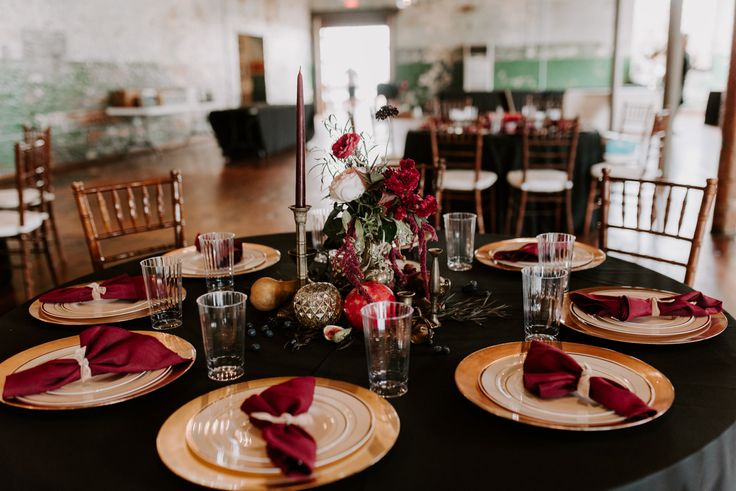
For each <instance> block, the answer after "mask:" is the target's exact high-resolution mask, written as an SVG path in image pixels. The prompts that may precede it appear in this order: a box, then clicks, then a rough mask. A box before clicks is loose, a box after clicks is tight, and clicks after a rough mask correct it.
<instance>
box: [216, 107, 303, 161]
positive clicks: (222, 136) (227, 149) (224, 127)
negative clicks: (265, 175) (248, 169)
mask: <svg viewBox="0 0 736 491" xmlns="http://www.w3.org/2000/svg"><path fill="white" fill-rule="evenodd" d="M304 119H305V125H306V135H305V136H306V138H307V140H309V139H311V138H312V135H314V106H312V105H311V104H306V105H305V106H304ZM209 121H210V124H211V125H212V130H213V131H214V132H215V138H217V143H218V144H219V145H220V149H221V150H222V154H223V155H224V156H225V157H227V158H229V159H231V160H236V159H243V158H248V157H254V156H255V157H266V156H268V155H272V154H274V153H277V152H280V151H282V150H287V149H289V148H293V147H294V146H295V145H296V132H295V130H294V128H295V121H296V106H292V105H267V104H259V105H254V106H248V107H240V108H237V109H226V110H223V111H212V112H211V113H210V115H209Z"/></svg>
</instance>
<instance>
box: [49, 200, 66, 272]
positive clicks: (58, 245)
mask: <svg viewBox="0 0 736 491" xmlns="http://www.w3.org/2000/svg"><path fill="white" fill-rule="evenodd" d="M48 214H49V219H48V222H49V224H50V225H51V233H52V234H53V236H54V244H56V253H57V255H58V257H59V262H60V263H61V267H62V269H66V258H65V257H64V248H63V247H62V246H61V239H60V238H59V228H58V227H57V226H56V216H55V215H54V205H53V203H49V204H48Z"/></svg>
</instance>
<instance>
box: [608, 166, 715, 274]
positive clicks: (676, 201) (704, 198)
mask: <svg viewBox="0 0 736 491" xmlns="http://www.w3.org/2000/svg"><path fill="white" fill-rule="evenodd" d="M627 185H628V186H629V188H628V189H629V190H633V186H638V189H637V190H636V192H630V191H628V190H627ZM600 186H601V187H600V192H601V223H600V245H601V248H602V249H603V250H604V251H606V252H617V253H622V254H625V255H629V256H632V257H635V258H641V259H648V260H652V261H658V262H662V263H667V264H672V265H678V266H682V267H684V268H685V283H686V284H687V285H688V286H692V283H693V281H694V278H695V271H696V268H697V260H698V253H699V250H700V247H701V243H702V239H703V233H704V231H705V223H706V222H707V220H708V217H709V215H710V212H711V210H712V208H713V201H714V197H715V193H716V189H717V187H718V180H717V179H707V180H706V185H705V186H693V185H687V184H677V183H672V182H667V181H663V180H656V181H653V180H646V179H624V178H612V177H611V176H610V170H609V169H604V171H603V178H602V179H601V182H600ZM616 195H620V200H619V199H618V198H619V196H616ZM665 196H666V198H665ZM696 196H699V197H700V202H699V203H696V202H695V201H696V200H695V197H696ZM631 199H635V200H636V203H629V201H630V200H631ZM647 201H649V203H647ZM619 203H620V204H619ZM616 206H620V207H621V213H620V216H621V222H620V223H616V222H614V221H612V220H611V215H612V213H611V211H612V209H613V208H615V207H616ZM634 207H635V208H636V210H637V211H636V213H637V216H636V220H629V221H627V219H626V217H627V211H626V209H627V208H631V209H633V208H634ZM696 207H699V208H697V209H698V212H697V217H695V221H694V222H693V216H692V213H688V211H690V210H694V209H695V208H696ZM662 208H664V210H662ZM647 210H648V211H649V213H648V214H647V213H646V211H647ZM647 215H648V218H649V222H648V223H647V220H646V219H645V217H646V216H647ZM613 216H614V217H615V216H616V215H613ZM658 222H659V223H658ZM609 229H617V230H626V231H629V232H635V233H636V234H644V235H648V236H650V237H653V238H664V239H667V240H678V241H682V242H685V243H688V245H689V251H688V253H687V260H686V261H685V260H677V259H672V258H667V257H663V255H662V254H655V253H651V254H647V253H645V252H642V251H640V250H636V249H635V247H632V244H636V243H638V242H640V241H633V240H622V242H623V244H618V245H616V246H612V245H611V244H610V241H609V236H608V235H609ZM691 230H692V231H691ZM670 249H671V247H668V250H670ZM655 252H656V251H655Z"/></svg>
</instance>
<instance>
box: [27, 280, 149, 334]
mask: <svg viewBox="0 0 736 491" xmlns="http://www.w3.org/2000/svg"><path fill="white" fill-rule="evenodd" d="M148 305H149V304H148V298H147V296H146V289H145V285H144V279H143V277H142V276H130V275H127V274H123V275H119V276H116V277H113V278H110V279H107V280H103V281H100V282H92V283H87V284H80V285H76V286H72V287H65V288H59V289H56V290H52V291H50V292H48V293H45V294H44V295H41V296H40V297H39V298H38V299H36V300H35V301H34V302H33V303H31V305H30V306H29V307H28V312H29V313H30V314H31V316H33V317H35V318H36V319H38V320H40V321H43V322H47V323H50V324H61V325H70V326H71V325H92V324H108V323H113V322H124V321H128V320H132V319H139V318H142V317H145V316H147V315H148V314H149V307H148Z"/></svg>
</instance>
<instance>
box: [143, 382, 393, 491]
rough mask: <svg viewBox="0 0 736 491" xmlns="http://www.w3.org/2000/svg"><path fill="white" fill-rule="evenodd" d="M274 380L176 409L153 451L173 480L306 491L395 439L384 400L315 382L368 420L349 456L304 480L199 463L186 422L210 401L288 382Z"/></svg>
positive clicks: (360, 465) (366, 462) (360, 464)
mask: <svg viewBox="0 0 736 491" xmlns="http://www.w3.org/2000/svg"><path fill="white" fill-rule="evenodd" d="M291 378H292V377H274V378H266V379H258V380H252V381H250V382H244V383H240V384H236V385H229V386H227V387H222V388H220V389H217V390H214V391H212V392H209V393H207V394H204V395H202V396H200V397H198V398H196V399H194V400H192V401H190V402H188V403H187V404H185V405H184V406H182V407H180V408H179V409H177V410H176V411H175V412H174V414H172V415H171V416H170V417H169V418H168V419H167V420H166V422H164V424H163V425H162V426H161V429H160V430H159V433H158V437H157V438H156V448H157V449H158V455H159V457H160V458H161V460H162V461H163V463H164V464H165V465H166V467H168V468H169V469H170V470H171V471H172V472H173V473H174V474H176V475H177V476H179V477H181V478H183V479H186V480H187V481H190V482H192V483H195V484H199V485H201V486H207V487H210V488H214V489H228V490H233V489H248V490H251V489H269V488H274V487H278V488H279V489H306V488H312V487H315V486H321V485H324V484H327V483H330V482H334V481H337V480H339V479H343V478H345V477H348V476H350V475H352V474H355V473H357V472H360V471H362V470H364V469H367V468H368V467H370V466H372V465H373V464H375V463H376V462H378V461H379V460H380V459H381V458H383V456H384V455H386V453H388V451H389V450H390V449H391V447H393V445H394V443H395V442H396V439H397V438H398V436H399V427H400V423H399V416H398V414H397V413H396V410H395V409H394V408H393V406H391V404H389V403H388V402H387V401H386V400H384V399H382V398H381V397H379V396H378V395H376V394H374V393H373V392H371V391H369V390H368V389H365V388H363V387H359V386H357V385H353V384H349V383H347V382H342V381H339V380H331V379H325V378H317V385H322V386H327V387H335V388H338V389H341V390H344V391H346V392H348V393H350V394H353V395H354V396H356V397H357V398H359V399H360V400H362V401H363V402H364V403H365V404H366V405H367V406H368V407H369V408H370V410H371V412H372V413H373V417H374V424H375V431H374V432H373V435H372V436H371V437H370V438H369V439H368V441H367V442H365V444H363V445H362V446H361V447H360V448H358V449H357V450H356V451H355V452H353V453H351V454H349V455H347V456H345V457H343V458H342V459H340V460H338V461H336V462H332V463H330V464H327V465H324V466H320V467H318V468H316V469H315V470H314V472H313V473H312V475H311V476H309V477H307V478H303V479H300V478H287V477H285V476H283V475H281V474H276V475H273V474H251V473H248V472H239V471H233V470H229V469H225V468H222V467H218V466H215V465H211V464H209V463H207V462H205V461H203V460H200V459H199V458H198V457H196V456H195V454H194V453H193V452H192V451H191V450H190V449H189V447H188V445H187V442H186V428H187V424H188V423H189V420H190V419H191V418H192V417H193V416H194V415H196V414H197V413H199V411H200V410H201V409H202V408H204V407H206V406H208V405H209V404H211V403H213V402H214V401H216V400H218V399H220V398H223V397H227V396H229V395H231V394H234V393H237V392H241V391H243V390H246V389H250V388H260V387H263V388H264V389H265V388H267V387H270V386H272V385H276V384H279V383H282V382H286V381H287V380H290V379H291Z"/></svg>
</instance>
